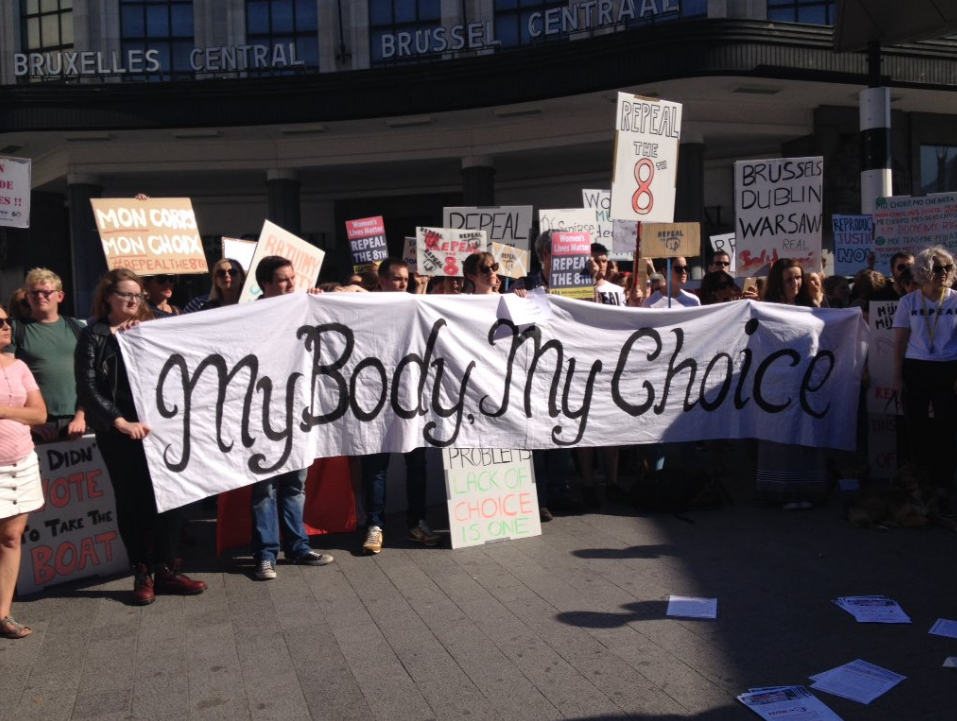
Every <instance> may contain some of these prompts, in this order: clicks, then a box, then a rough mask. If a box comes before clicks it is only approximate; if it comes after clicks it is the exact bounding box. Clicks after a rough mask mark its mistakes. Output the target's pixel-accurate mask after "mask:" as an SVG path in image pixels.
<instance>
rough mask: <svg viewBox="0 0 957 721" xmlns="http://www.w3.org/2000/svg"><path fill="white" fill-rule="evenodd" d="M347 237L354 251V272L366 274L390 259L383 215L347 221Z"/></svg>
mask: <svg viewBox="0 0 957 721" xmlns="http://www.w3.org/2000/svg"><path fill="white" fill-rule="evenodd" d="M346 236H347V237H348V238H349V248H350V250H352V272H353V273H365V272H366V271H369V270H372V269H373V268H376V267H378V264H379V263H381V262H382V261H383V260H385V259H386V258H388V257H389V246H388V243H386V239H385V221H383V220H382V216H381V215H377V216H375V217H374V218H360V219H359V220H347V221H346Z"/></svg>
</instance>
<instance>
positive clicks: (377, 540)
mask: <svg viewBox="0 0 957 721" xmlns="http://www.w3.org/2000/svg"><path fill="white" fill-rule="evenodd" d="M362 550H364V551H365V552H366V553H378V552H379V551H381V550H382V529H381V528H379V527H378V526H369V530H368V532H367V533H366V542H365V543H363V544H362Z"/></svg>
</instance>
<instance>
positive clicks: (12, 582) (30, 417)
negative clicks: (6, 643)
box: [0, 307, 47, 638]
mask: <svg viewBox="0 0 957 721" xmlns="http://www.w3.org/2000/svg"><path fill="white" fill-rule="evenodd" d="M11 335H12V331H11V326H10V318H9V316H8V315H7V312H6V311H5V310H4V309H3V308H2V307H0V347H6V346H7V345H9V344H10V341H11ZM0 374H2V375H0V636H3V637H4V638H23V637H24V636H29V635H30V634H31V633H32V631H31V630H30V628H29V627H28V626H24V625H23V624H20V623H17V621H16V620H15V619H14V618H13V616H12V615H11V610H12V608H11V607H12V604H13V588H14V586H16V584H17V576H18V575H19V573H20V539H21V537H22V536H23V533H24V531H25V530H26V527H27V514H28V513H30V511H35V510H36V509H38V508H40V507H41V506H43V488H42V486H41V483H40V467H39V462H38V461H37V454H36V452H35V451H34V450H33V440H32V438H31V436H30V426H31V425H37V424H40V423H44V422H46V419H47V407H46V404H45V403H44V402H43V397H42V396H41V395H40V388H39V386H37V382H36V380H34V378H33V374H32V373H31V372H30V369H29V368H28V367H27V365H26V363H24V362H23V361H22V360H17V359H15V358H13V357H12V356H10V355H0Z"/></svg>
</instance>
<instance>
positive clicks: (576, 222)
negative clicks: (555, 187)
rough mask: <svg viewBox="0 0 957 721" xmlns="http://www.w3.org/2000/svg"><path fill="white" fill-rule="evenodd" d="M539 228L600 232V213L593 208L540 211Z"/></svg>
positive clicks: (592, 234) (590, 232)
mask: <svg viewBox="0 0 957 721" xmlns="http://www.w3.org/2000/svg"><path fill="white" fill-rule="evenodd" d="M538 230H539V232H541V233H544V232H545V231H546V230H557V231H560V232H565V233H588V236H589V237H591V238H594V237H595V235H596V234H597V233H598V214H597V213H596V212H595V211H594V210H593V209H592V208H553V209H549V210H539V211H538Z"/></svg>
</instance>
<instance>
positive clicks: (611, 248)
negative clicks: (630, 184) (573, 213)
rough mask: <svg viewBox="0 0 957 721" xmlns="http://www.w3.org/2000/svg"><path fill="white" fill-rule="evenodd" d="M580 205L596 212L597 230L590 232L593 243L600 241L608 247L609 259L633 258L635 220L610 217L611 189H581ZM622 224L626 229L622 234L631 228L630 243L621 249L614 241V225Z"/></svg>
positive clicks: (636, 225)
mask: <svg viewBox="0 0 957 721" xmlns="http://www.w3.org/2000/svg"><path fill="white" fill-rule="evenodd" d="M582 205H584V206H585V207H586V208H591V209H593V210H594V211H595V213H596V214H597V219H598V226H597V232H596V233H593V234H592V237H591V239H592V242H593V243H601V244H602V245H604V246H605V247H606V248H608V257H609V258H610V259H611V260H628V261H630V260H633V259H634V257H635V233H636V232H637V227H638V223H637V221H634V222H633V221H620V220H612V219H611V191H610V190H593V189H589V190H585V189H583V190H582ZM619 224H624V225H625V226H626V229H625V230H624V231H623V235H627V234H628V232H629V231H628V228H630V230H631V245H627V241H626V245H625V249H624V250H621V249H620V248H619V245H618V244H616V242H615V227H616V226H617V225H619Z"/></svg>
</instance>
